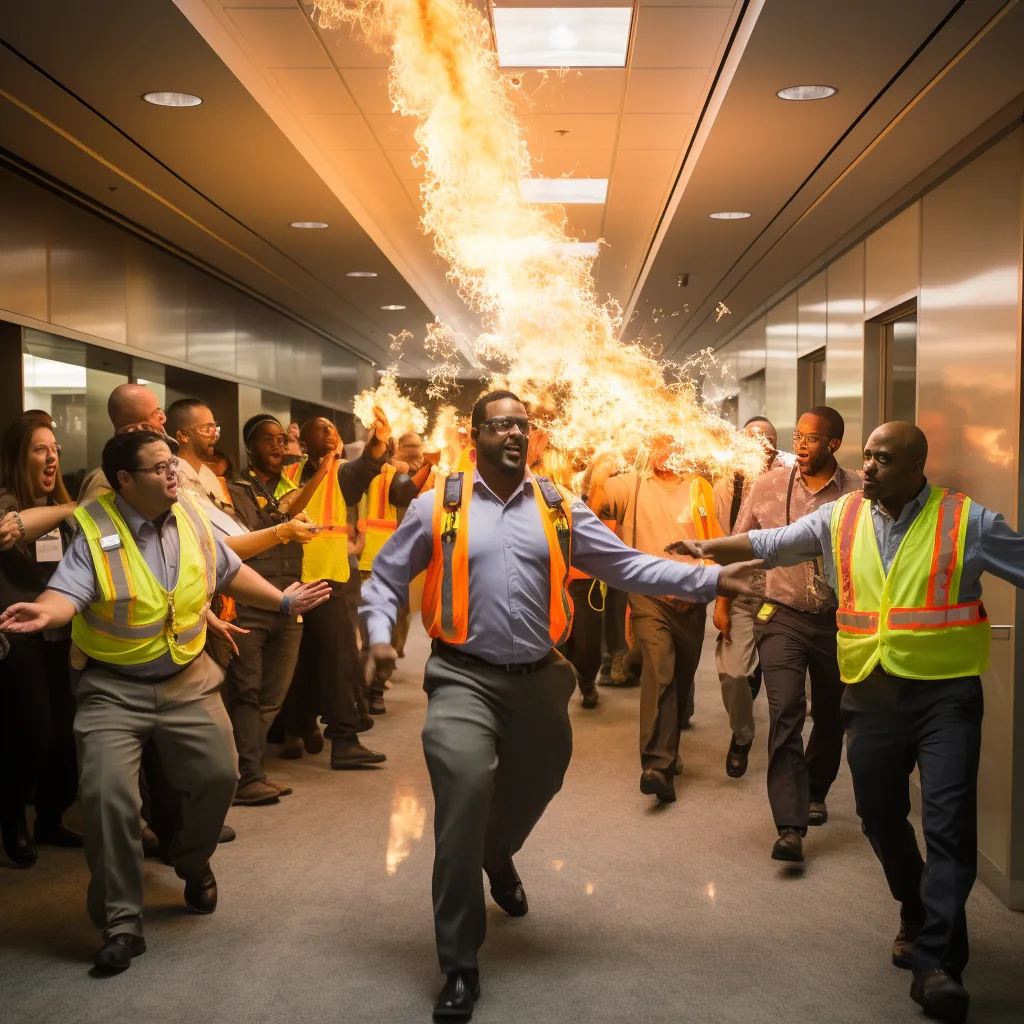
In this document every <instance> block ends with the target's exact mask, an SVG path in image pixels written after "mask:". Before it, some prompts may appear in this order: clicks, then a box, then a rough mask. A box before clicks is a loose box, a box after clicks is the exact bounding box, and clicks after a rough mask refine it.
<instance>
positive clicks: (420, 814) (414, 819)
mask: <svg viewBox="0 0 1024 1024" xmlns="http://www.w3.org/2000/svg"><path fill="white" fill-rule="evenodd" d="M426 820H427V809H426V807H424V806H423V804H421V803H420V802H419V800H418V799H417V798H416V796H415V795H414V794H412V793H402V792H396V793H395V795H394V798H393V799H392V801H391V824H390V827H389V828H388V847H387V853H386V854H385V855H384V867H385V870H386V871H387V873H388V874H389V875H393V874H395V873H396V872H397V871H398V865H399V864H401V863H402V861H404V860H405V859H406V858H407V857H408V856H409V853H410V851H411V844H412V841H413V840H416V841H419V840H420V839H422V838H423V826H424V825H425V824H426Z"/></svg>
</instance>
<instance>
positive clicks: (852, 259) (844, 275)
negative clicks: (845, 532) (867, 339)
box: [825, 243, 864, 469]
mask: <svg viewBox="0 0 1024 1024" xmlns="http://www.w3.org/2000/svg"><path fill="white" fill-rule="evenodd" d="M827 288H828V311H827V314H826V316H827V322H826V332H827V337H828V351H827V353H826V356H825V400H826V401H827V402H828V404H829V405H831V406H832V407H833V408H834V409H837V410H838V411H839V412H840V413H841V414H842V416H843V419H845V420H846V436H845V438H844V440H843V446H842V447H841V448H840V449H839V452H838V455H837V458H838V459H839V462H840V464H841V465H843V466H846V467H847V468H849V469H859V468H860V467H861V465H862V460H861V442H862V440H863V439H862V438H861V416H862V408H863V399H864V245H863V243H861V244H860V245H858V246H856V247H855V248H853V249H851V250H850V251H849V252H848V253H846V254H845V255H844V256H841V257H840V258H839V259H838V260H836V262H835V263H833V264H832V265H831V266H830V267H829V268H828V271H827Z"/></svg>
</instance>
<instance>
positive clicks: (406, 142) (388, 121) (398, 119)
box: [366, 114, 416, 152]
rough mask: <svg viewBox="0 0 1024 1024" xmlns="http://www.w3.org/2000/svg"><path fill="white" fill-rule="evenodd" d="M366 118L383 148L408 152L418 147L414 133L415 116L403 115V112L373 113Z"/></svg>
mask: <svg viewBox="0 0 1024 1024" xmlns="http://www.w3.org/2000/svg"><path fill="white" fill-rule="evenodd" d="M366 120H367V122H368V123H369V125H370V127H371V128H372V129H373V134H374V135H376V136H377V140H378V141H379V142H380V145H381V148H382V149H385V150H389V149H392V150H402V151H404V152H408V151H409V150H410V149H415V148H416V140H415V139H414V138H413V134H412V133H413V130H414V129H415V127H416V122H415V120H414V119H413V118H411V117H403V116H402V115H401V114H371V115H369V116H368V117H367V118H366Z"/></svg>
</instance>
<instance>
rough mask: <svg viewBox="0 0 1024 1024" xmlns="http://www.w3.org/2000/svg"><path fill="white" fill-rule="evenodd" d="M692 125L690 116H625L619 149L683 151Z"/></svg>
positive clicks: (623, 117)
mask: <svg viewBox="0 0 1024 1024" xmlns="http://www.w3.org/2000/svg"><path fill="white" fill-rule="evenodd" d="M692 125H693V118H692V117H691V116H690V115H689V114H624V115H623V116H622V130H621V131H620V133H619V149H682V148H683V144H684V143H685V142H686V140H687V139H688V138H689V135H690V128H691V127H692Z"/></svg>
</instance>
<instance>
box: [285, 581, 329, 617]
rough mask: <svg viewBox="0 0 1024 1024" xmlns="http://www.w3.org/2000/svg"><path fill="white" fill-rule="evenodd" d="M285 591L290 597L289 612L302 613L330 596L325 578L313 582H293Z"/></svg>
mask: <svg viewBox="0 0 1024 1024" xmlns="http://www.w3.org/2000/svg"><path fill="white" fill-rule="evenodd" d="M285 593H286V594H288V595H289V596H290V597H291V599H292V607H291V614H292V615H304V614H305V613H306V612H308V611H309V610H310V609H312V608H316V607H317V606H318V605H321V604H323V603H324V601H327V600H328V599H329V598H330V596H331V585H330V583H328V582H327V580H316V582H314V583H293V584H292V585H291V586H290V587H288V588H287V589H286V590H285Z"/></svg>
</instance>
